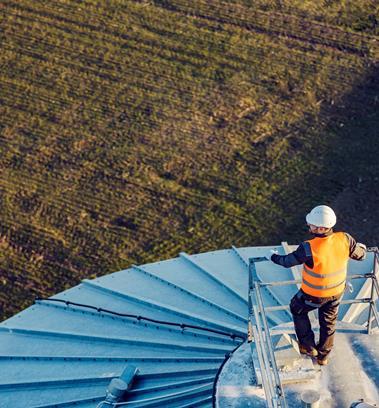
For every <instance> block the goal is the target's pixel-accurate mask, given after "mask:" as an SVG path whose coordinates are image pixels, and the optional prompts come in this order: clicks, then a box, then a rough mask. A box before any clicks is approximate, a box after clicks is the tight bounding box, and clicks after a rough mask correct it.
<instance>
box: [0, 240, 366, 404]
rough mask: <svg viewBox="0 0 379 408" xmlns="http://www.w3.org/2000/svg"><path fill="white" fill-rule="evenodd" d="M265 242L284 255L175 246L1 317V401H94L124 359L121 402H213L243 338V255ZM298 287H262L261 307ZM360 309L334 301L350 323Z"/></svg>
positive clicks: (286, 272)
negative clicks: (169, 254)
mask: <svg viewBox="0 0 379 408" xmlns="http://www.w3.org/2000/svg"><path fill="white" fill-rule="evenodd" d="M268 249H278V250H279V251H281V252H282V253H284V251H285V246H279V247H259V248H258V247H249V248H234V247H233V248H232V249H227V250H220V251H214V252H208V253H203V254H198V255H187V254H185V253H181V254H180V255H179V257H178V258H175V259H170V260H166V261H162V262H156V263H152V264H147V265H143V266H138V267H137V266H133V267H131V268H129V269H126V270H123V271H120V272H116V273H113V274H110V275H106V276H103V277H100V278H97V279H94V280H84V281H83V282H82V283H81V284H80V285H78V286H76V287H74V288H72V289H69V290H67V291H65V292H62V293H60V294H57V295H55V296H53V297H52V298H51V299H52V301H48V300H47V301H45V300H44V301H36V303H35V304H34V305H33V306H31V307H29V308H28V309H26V310H24V311H23V312H21V313H19V314H17V315H15V316H14V317H12V318H10V319H8V320H7V321H5V322H3V323H1V324H0V350H1V351H0V353H1V354H0V407H13V408H16V407H22V408H25V407H58V406H59V407H64V406H65V407H66V406H67V407H69V406H79V407H83V408H85V407H96V405H97V404H98V403H100V402H101V401H103V400H104V397H105V390H106V388H107V385H108V384H109V382H110V380H111V379H112V378H114V377H119V376H120V375H121V373H122V372H123V370H124V368H125V367H126V365H127V364H133V365H134V366H136V367H138V369H139V374H138V376H137V378H136V381H135V382H134V383H133V386H132V389H131V391H130V392H129V393H128V396H127V402H128V404H127V406H129V407H134V406H135V407H137V406H138V407H145V406H146V407H147V406H149V407H150V406H161V407H163V406H164V407H187V406H188V407H196V406H203V407H210V406H212V391H213V382H214V379H215V377H216V374H217V371H218V368H219V367H220V365H221V364H222V362H223V361H224V358H225V355H226V354H228V353H229V352H230V351H232V350H233V349H234V348H235V347H236V346H237V345H238V344H240V343H241V341H243V340H241V338H239V337H238V336H240V337H245V336H246V326H247V286H248V264H247V262H248V258H250V257H253V256H264V254H265V253H266V252H267V250H268ZM371 267H372V258H370V256H369V258H368V259H367V261H365V262H363V263H358V262H354V261H351V263H350V268H351V271H352V272H357V271H358V272H359V273H362V272H370V271H371ZM257 273H258V275H260V277H261V278H262V280H265V281H269V280H291V279H293V277H294V276H293V274H294V271H293V270H291V269H283V268H281V267H279V266H277V265H274V264H273V263H268V262H263V263H261V264H260V265H259V266H258V270H257ZM354 284H355V290H354V293H352V294H349V295H348V297H355V296H356V295H357V294H358V293H359V292H360V291H361V292H362V291H364V290H365V288H364V287H363V286H362V285H363V282H359V283H358V282H354ZM358 284H359V285H361V286H359V287H358V286H357V285H358ZM296 290H297V288H296V285H292V286H286V287H276V288H271V289H268V288H267V289H265V292H264V293H263V296H264V302H265V305H266V306H267V305H272V306H276V305H280V304H283V303H288V301H289V299H290V298H291V296H292V295H293V294H294V293H295V291H296ZM54 299H55V300H57V299H61V300H64V301H66V302H73V303H80V304H85V305H90V306H93V307H94V308H92V309H91V308H88V307H83V306H79V305H73V304H65V303H61V302H55V301H53V300H54ZM359 307H360V306H359ZM353 308H355V309H354V310H353ZM104 309H107V310H111V311H114V312H117V313H119V314H129V315H136V316H145V317H149V318H152V319H155V320H159V321H168V322H175V323H183V324H187V325H193V326H201V327H205V328H209V329H211V330H213V332H207V331H202V330H197V329H194V328H188V327H184V328H183V327H177V326H170V325H162V324H160V323H157V322H153V321H147V320H144V319H136V318H131V317H126V316H121V315H115V314H110V313H108V312H106V311H104ZM364 313H365V310H363V309H362V307H360V309H358V308H357V305H352V306H347V307H344V308H341V317H342V318H343V316H347V321H351V322H353V321H354V322H357V321H359V322H360V323H361V322H363V318H364V316H363V317H362V314H363V315H364ZM269 317H270V319H271V322H272V323H273V324H275V323H283V322H290V321H291V318H290V316H289V314H288V312H284V311H280V312H271V313H269ZM219 331H221V332H226V333H230V334H235V335H237V337H235V338H232V337H230V336H226V335H223V334H219V333H218V332H219Z"/></svg>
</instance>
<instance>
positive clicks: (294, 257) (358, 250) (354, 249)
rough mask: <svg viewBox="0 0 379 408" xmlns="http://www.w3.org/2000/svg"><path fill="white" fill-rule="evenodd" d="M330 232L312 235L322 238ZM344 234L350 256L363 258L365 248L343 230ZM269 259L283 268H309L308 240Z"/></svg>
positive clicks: (309, 252)
mask: <svg viewBox="0 0 379 408" xmlns="http://www.w3.org/2000/svg"><path fill="white" fill-rule="evenodd" d="M331 234H333V230H330V231H328V232H327V233H326V234H314V236H315V237H321V238H322V237H327V236H328V235H331ZM345 235H346V237H347V239H348V240H349V248H350V254H349V256H350V258H351V259H355V260H357V261H359V260H361V259H364V258H365V256H366V251H365V249H364V248H362V247H361V246H359V245H357V242H356V241H355V239H354V238H353V237H352V236H351V235H350V234H348V233H346V232H345ZM271 261H272V262H274V263H276V264H278V265H281V266H284V267H285V268H290V267H291V266H295V265H301V264H305V265H307V266H308V267H309V268H313V258H312V252H311V246H310V244H309V243H308V242H302V243H301V244H300V245H299V246H298V248H297V249H296V250H295V251H293V252H291V253H290V254H288V255H278V254H273V255H272V256H271Z"/></svg>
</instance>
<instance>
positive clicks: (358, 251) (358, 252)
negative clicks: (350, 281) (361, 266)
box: [345, 232, 366, 261]
mask: <svg viewBox="0 0 379 408" xmlns="http://www.w3.org/2000/svg"><path fill="white" fill-rule="evenodd" d="M345 235H346V237H347V239H348V241H349V256H350V258H351V259H355V260H356V261H362V260H363V259H365V258H366V247H365V246H364V245H363V244H360V243H359V242H357V241H356V240H355V239H354V238H353V237H352V236H351V235H350V234H348V233H347V232H345Z"/></svg>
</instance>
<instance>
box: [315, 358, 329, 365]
mask: <svg viewBox="0 0 379 408" xmlns="http://www.w3.org/2000/svg"><path fill="white" fill-rule="evenodd" d="M317 364H319V365H327V364H328V358H327V357H326V356H317Z"/></svg>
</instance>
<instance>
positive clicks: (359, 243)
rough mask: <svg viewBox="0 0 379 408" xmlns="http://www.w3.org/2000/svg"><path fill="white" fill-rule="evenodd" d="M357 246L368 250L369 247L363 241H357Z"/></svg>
mask: <svg viewBox="0 0 379 408" xmlns="http://www.w3.org/2000/svg"><path fill="white" fill-rule="evenodd" d="M357 246H359V247H361V248H363V249H364V250H365V251H366V252H367V247H366V245H365V244H362V243H361V242H357Z"/></svg>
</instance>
